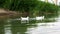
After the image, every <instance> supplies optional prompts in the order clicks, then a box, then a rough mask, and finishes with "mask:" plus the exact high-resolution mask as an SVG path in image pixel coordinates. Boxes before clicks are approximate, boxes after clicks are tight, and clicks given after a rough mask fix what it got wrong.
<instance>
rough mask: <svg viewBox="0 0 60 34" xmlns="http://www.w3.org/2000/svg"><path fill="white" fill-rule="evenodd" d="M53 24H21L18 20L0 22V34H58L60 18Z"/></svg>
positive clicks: (33, 22)
mask: <svg viewBox="0 0 60 34" xmlns="http://www.w3.org/2000/svg"><path fill="white" fill-rule="evenodd" d="M56 19H57V21H55V22H48V23H45V22H40V23H35V22H36V21H31V22H29V23H21V21H20V20H17V21H15V20H12V21H11V22H10V21H6V20H4V21H3V20H0V34H59V33H60V17H58V18H56Z"/></svg>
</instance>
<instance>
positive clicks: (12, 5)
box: [4, 0, 38, 12]
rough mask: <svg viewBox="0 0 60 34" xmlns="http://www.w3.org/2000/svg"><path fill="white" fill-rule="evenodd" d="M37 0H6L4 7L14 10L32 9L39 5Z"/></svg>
mask: <svg viewBox="0 0 60 34" xmlns="http://www.w3.org/2000/svg"><path fill="white" fill-rule="evenodd" d="M37 5H38V1H37V0H6V2H5V5H4V8H8V9H9V10H14V11H26V12H28V11H30V10H33V9H34V8H35V7H37Z"/></svg>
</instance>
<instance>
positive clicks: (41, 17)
mask: <svg viewBox="0 0 60 34" xmlns="http://www.w3.org/2000/svg"><path fill="white" fill-rule="evenodd" d="M43 19H44V16H40V17H36V20H43Z"/></svg>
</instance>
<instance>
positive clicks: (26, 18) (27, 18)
mask: <svg viewBox="0 0 60 34" xmlns="http://www.w3.org/2000/svg"><path fill="white" fill-rule="evenodd" d="M21 20H22V21H24V20H27V21H28V20H29V17H21Z"/></svg>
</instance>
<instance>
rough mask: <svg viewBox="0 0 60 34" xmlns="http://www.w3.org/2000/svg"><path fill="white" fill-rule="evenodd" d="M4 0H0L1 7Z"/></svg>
mask: <svg viewBox="0 0 60 34" xmlns="http://www.w3.org/2000/svg"><path fill="white" fill-rule="evenodd" d="M4 2H5V0H0V7H1V8H2V7H3V4H4Z"/></svg>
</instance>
